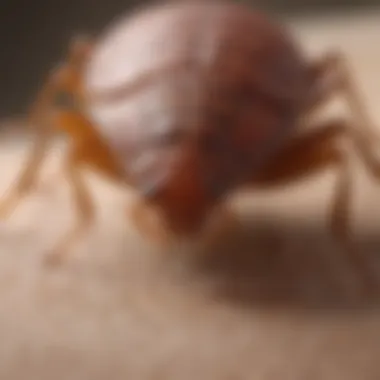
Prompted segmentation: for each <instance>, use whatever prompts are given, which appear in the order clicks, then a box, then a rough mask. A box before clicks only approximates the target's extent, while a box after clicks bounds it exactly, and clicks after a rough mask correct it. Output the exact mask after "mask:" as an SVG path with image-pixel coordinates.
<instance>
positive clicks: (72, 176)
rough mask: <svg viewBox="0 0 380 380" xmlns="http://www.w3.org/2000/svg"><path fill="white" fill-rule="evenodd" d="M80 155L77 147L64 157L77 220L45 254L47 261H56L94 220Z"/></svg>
mask: <svg viewBox="0 0 380 380" xmlns="http://www.w3.org/2000/svg"><path fill="white" fill-rule="evenodd" d="M82 161H83V160H82V155H81V150H80V148H79V147H76V148H73V149H72V150H71V151H70V152H69V154H68V156H67V157H66V161H65V165H64V171H65V172H66V176H67V178H68V180H69V183H70V185H71V187H72V191H73V198H74V202H75V209H76V211H77V212H78V220H77V222H76V224H75V225H74V226H73V228H72V229H71V230H70V231H69V232H68V233H67V234H66V235H64V237H63V238H62V240H61V241H60V242H59V243H58V244H57V245H56V247H55V248H54V249H53V250H52V252H50V253H49V254H48V256H47V261H48V263H54V264H55V263H57V262H59V261H60V260H61V259H62V258H63V256H65V254H66V253H67V251H68V250H69V249H70V248H71V247H72V246H73V245H74V244H75V243H76V242H77V241H78V240H79V239H80V238H81V237H82V236H83V235H84V234H85V233H86V231H87V230H88V229H89V227H90V225H91V222H92V221H93V220H94V204H93V201H92V197H91V195H90V191H89V189H88V187H87V186H86V184H85V181H84V178H83V176H82V173H81V172H80V170H81V165H80V164H81V163H82Z"/></svg>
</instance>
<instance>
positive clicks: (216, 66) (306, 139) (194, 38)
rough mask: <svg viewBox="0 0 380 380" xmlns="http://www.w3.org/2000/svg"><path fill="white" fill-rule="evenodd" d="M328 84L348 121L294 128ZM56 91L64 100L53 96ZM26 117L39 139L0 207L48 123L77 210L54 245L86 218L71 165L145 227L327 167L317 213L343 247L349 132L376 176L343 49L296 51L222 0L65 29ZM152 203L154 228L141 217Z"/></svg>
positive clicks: (85, 195) (169, 224) (281, 34)
mask: <svg viewBox="0 0 380 380" xmlns="http://www.w3.org/2000/svg"><path fill="white" fill-rule="evenodd" d="M336 94H341V95H343V96H344V97H345V98H346V100H347V102H348V105H349V108H350V110H351V119H350V120H349V121H348V122H346V121H345V120H342V119H339V120H330V121H327V122H325V123H324V124H322V125H316V126H315V127H316V128H312V129H311V130H309V129H307V130H306V129H303V128H304V127H305V126H306V123H309V124H310V123H311V121H310V120H311V116H312V113H313V112H315V111H316V110H318V108H320V107H321V106H322V105H324V104H325V103H326V102H327V101H328V100H329V99H330V98H332V97H333V96H334V95H336ZM63 95H64V96H66V97H67V99H66V100H69V101H70V104H63V105H62V104H61V105H60V103H59V102H60V100H59V99H60V98H59V97H61V96H63ZM57 103H58V104H57ZM32 122H33V124H34V125H35V126H36V127H37V128H38V131H39V138H38V139H37V142H36V145H35V147H34V150H33V152H32V154H31V157H30V161H29V162H28V163H27V166H26V168H25V171H24V172H23V173H22V175H21V177H20V179H19V181H18V183H17V185H16V187H15V189H14V190H13V192H12V193H11V194H10V195H9V198H7V199H6V200H5V201H4V203H3V206H2V207H3V209H2V210H3V212H6V211H9V210H10V209H12V208H13V207H14V206H15V205H16V203H17V202H18V201H19V200H20V198H21V196H23V195H25V194H26V193H27V192H28V191H29V190H30V189H31V188H32V186H33V184H34V183H35V176H36V173H37V171H38V169H39V167H40V165H41V163H42V161H43V157H44V151H45V148H46V146H47V143H48V142H49V138H50V136H51V135H52V133H53V132H54V131H55V130H64V131H66V132H67V134H68V135H69V136H70V137H71V142H70V144H71V145H70V151H69V153H68V155H67V157H66V160H65V172H66V175H67V176H68V178H69V180H70V181H71V184H72V187H73V190H74V199H75V202H76V204H77V208H78V211H79V220H78V224H77V225H76V226H75V227H74V228H73V230H72V231H70V233H69V235H68V236H65V237H64V239H63V241H62V242H60V244H59V247H57V251H56V254H57V255H61V254H62V253H63V252H65V251H66V250H67V249H68V248H69V247H70V246H71V244H73V242H74V241H76V240H77V239H78V237H79V236H81V234H83V232H84V231H85V230H86V229H87V228H88V226H89V225H90V222H91V221H92V219H93V215H94V206H93V203H92V200H91V196H90V194H89V190H88V189H87V188H86V186H85V184H84V182H83V181H82V176H81V171H80V168H81V166H82V165H88V166H90V167H93V168H94V169H95V170H97V171H99V172H101V173H103V174H104V175H105V176H107V177H109V178H111V179H113V180H115V181H118V182H120V183H124V184H127V185H128V186H130V187H131V188H134V189H135V190H136V191H137V193H138V194H139V195H140V197H139V200H138V201H136V203H135V204H134V207H133V209H132V210H131V217H132V218H133V220H134V221H135V222H136V224H137V225H138V226H139V228H140V229H141V230H142V231H143V232H144V233H147V234H149V235H150V236H152V235H154V236H155V238H161V237H163V236H166V234H171V235H173V236H179V235H184V236H190V235H192V234H195V233H197V232H200V231H201V230H202V229H203V227H204V226H205V225H206V222H207V221H208V218H209V215H211V214H212V212H213V215H217V214H215V212H216V211H218V212H220V211H223V212H225V211H226V207H224V206H225V202H224V200H225V198H226V196H227V195H229V194H231V193H232V192H233V191H235V190H237V189H241V188H247V187H251V188H255V187H258V186H260V187H265V186H267V187H272V186H279V185H281V184H284V183H288V182H290V181H295V180H297V179H300V178H303V177H304V176H307V175H311V174H313V173H316V172H317V171H320V170H322V169H324V168H326V167H328V166H335V167H336V170H337V174H338V182H337V186H336V190H335V194H334V202H333V205H332V210H331V222H330V224H331V229H332V231H333V232H334V234H335V235H336V236H337V237H338V238H339V240H340V241H341V242H342V243H344V245H345V247H347V248H349V246H350V238H349V226H348V221H349V217H348V214H349V211H348V209H349V204H350V199H351V194H352V182H351V174H350V170H349V168H348V159H347V158H348V157H347V153H346V150H342V149H341V147H340V144H339V143H340V139H341V138H342V137H348V138H350V139H351V141H352V142H353V144H354V146H355V147H356V149H357V152H358V154H359V156H360V157H361V159H362V160H363V162H364V164H365V165H366V167H367V168H368V169H369V171H370V173H372V174H373V175H374V176H375V177H376V178H379V175H380V171H379V165H378V163H377V162H376V160H375V158H374V157H375V156H374V154H373V147H372V145H371V141H372V140H373V139H374V137H375V130H374V129H373V128H372V126H371V121H370V120H369V117H368V116H367V113H366V111H365V109H364V106H363V105H362V104H361V99H360V96H359V95H358V91H357V88H356V85H355V84H354V83H353V80H352V76H351V73H350V70H349V68H348V65H347V62H346V59H345V57H344V56H343V55H342V54H340V53H337V52H331V53H328V54H326V56H324V57H321V58H320V59H319V60H318V61H308V60H307V59H306V58H305V57H304V56H303V54H302V53H301V51H300V50H299V49H298V47H297V46H296V45H295V43H294V41H293V39H292V38H291V37H290V36H289V35H288V33H287V31H286V30H285V29H284V28H283V27H282V26H280V25H278V24H277V23H275V22H273V21H272V20H270V19H269V18H267V17H266V16H265V15H263V14H261V13H259V12H256V11H252V10H250V9H247V8H246V7H245V6H243V5H237V4H233V3H229V2H217V1H215V2H214V1H204V2H189V1H185V2H180V3H173V4H172V3H168V4H165V5H159V6H154V7H151V8H149V9H146V10H143V11H139V12H138V13H137V14H134V15H133V16H131V17H130V18H128V19H127V20H126V19H121V20H119V21H118V22H116V23H115V24H114V25H112V27H111V28H110V30H108V31H106V32H105V33H104V34H103V35H102V36H101V38H99V39H97V40H96V41H95V40H94V41H84V40H82V39H81V40H75V41H74V43H73V44H72V46H71V51H70V56H69V59H68V60H67V62H66V63H64V64H63V65H62V66H61V67H59V68H58V69H56V70H55V71H53V72H52V74H51V76H50V78H49V79H48V81H47V84H46V85H45V87H44V88H43V89H42V90H41V93H40V95H39V97H38V98H37V101H36V103H35V105H34V107H33V110H32ZM376 138H377V136H376ZM151 209H155V210H157V212H158V214H159V215H161V217H162V224H161V225H153V224H152V223H150V222H148V219H149V218H147V217H146V212H147V210H151ZM210 233H211V231H210ZM353 256H354V255H353Z"/></svg>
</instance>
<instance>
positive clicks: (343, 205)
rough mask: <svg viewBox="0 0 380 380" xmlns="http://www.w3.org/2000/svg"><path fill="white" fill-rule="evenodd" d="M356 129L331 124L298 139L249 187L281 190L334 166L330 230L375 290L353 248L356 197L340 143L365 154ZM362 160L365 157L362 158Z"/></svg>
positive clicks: (362, 259)
mask: <svg viewBox="0 0 380 380" xmlns="http://www.w3.org/2000/svg"><path fill="white" fill-rule="evenodd" d="M353 131H355V129H353V128H351V127H349V126H348V125H347V123H345V122H344V120H335V121H329V122H326V123H325V124H323V125H321V126H318V127H316V128H313V130H312V131H310V132H308V133H306V134H305V135H303V136H299V137H296V138H295V139H294V140H293V141H292V142H291V143H290V145H289V146H288V147H287V148H285V150H284V151H282V152H281V153H279V155H278V156H277V157H276V158H275V159H274V160H273V162H271V163H269V164H268V166H267V167H266V168H265V169H264V170H263V172H262V174H261V175H259V176H258V177H253V178H252V181H251V183H250V186H253V187H260V188H271V187H276V186H281V185H284V184H287V183H290V182H294V181H296V180H299V179H303V178H305V177H307V176H309V175H312V174H316V173H318V172H320V171H322V170H324V169H327V168H328V167H333V166H335V167H336V168H337V171H338V181H337V183H336V187H335V191H334V196H333V202H332V206H331V214H330V222H329V224H330V230H331V231H332V233H333V235H334V237H335V238H336V240H337V241H338V242H339V243H340V245H341V246H342V248H343V249H344V250H345V252H347V254H348V256H349V258H350V260H351V262H352V263H353V264H354V265H355V267H356V268H358V269H359V270H360V271H362V273H364V275H365V278H366V282H367V283H368V284H370V285H371V286H372V287H373V284H377V280H376V279H375V278H374V274H373V273H372V270H371V268H369V266H368V265H367V261H366V258H365V257H363V255H361V254H360V252H358V250H357V249H356V247H355V246H354V244H353V242H352V239H351V236H352V233H351V230H350V226H349V220H350V204H351V203H352V196H353V178H352V175H351V171H350V167H349V156H348V154H347V150H346V149H342V147H341V146H340V144H339V142H340V140H341V139H342V138H347V137H348V138H349V139H350V140H351V142H353V143H354V146H355V148H356V149H358V148H359V149H358V150H359V154H360V153H362V152H360V150H362V147H361V144H360V140H359V141H358V139H357V136H356V134H354V133H352V132H353ZM361 156H362V155H361Z"/></svg>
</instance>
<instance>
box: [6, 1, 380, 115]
mask: <svg viewBox="0 0 380 380" xmlns="http://www.w3.org/2000/svg"><path fill="white" fill-rule="evenodd" d="M237 1H238V0H237ZM242 1H243V0H242ZM245 1H246V2H249V3H254V4H255V5H257V6H260V7H262V8H265V9H268V10H270V11H274V12H279V13H286V14H299V13H316V12H328V13H332V12H340V11H341V10H347V9H350V10H352V11H353V12H355V10H356V9H358V8H363V7H368V6H374V5H375V6H377V5H380V0H256V1H253V0H245ZM137 3H140V4H141V3H142V1H138V0H108V1H104V0H76V1H67V0H66V1H62V0H34V1H30V0H1V5H0V46H1V52H2V56H1V60H0V83H1V95H2V96H1V102H0V117H4V116H5V117H8V116H10V115H13V114H16V113H20V112H24V110H25V107H26V106H27V104H28V103H29V102H30V101H31V99H32V97H33V95H34V94H35V92H36V91H37V88H38V86H39V84H40V82H41V81H42V80H43V79H44V77H45V75H46V72H47V71H48V70H49V69H50V68H51V67H52V65H54V64H55V63H56V62H57V61H59V60H60V59H61V58H62V57H63V54H64V53H65V48H66V46H67V43H68V41H69V39H70V38H71V37H72V36H73V35H75V34H77V33H81V32H85V33H91V34H92V33H96V32H99V31H100V30H101V29H102V28H103V27H104V26H105V25H107V24H108V23H109V22H110V21H111V20H112V18H113V17H114V16H116V15H117V14H119V13H120V12H123V11H125V10H126V9H128V8H131V7H134V6H136V4H137ZM145 3H149V1H145Z"/></svg>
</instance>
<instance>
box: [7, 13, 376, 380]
mask: <svg viewBox="0 0 380 380" xmlns="http://www.w3.org/2000/svg"><path fill="white" fill-rule="evenodd" d="M295 28H296V30H297V32H299V35H300V37H301V38H302V40H303V41H305V44H306V43H307V47H308V48H309V50H310V51H311V52H312V53H318V52H320V51H322V50H324V49H326V48H329V47H334V46H337V47H339V48H341V49H342V50H344V51H345V52H346V53H347V54H348V56H349V58H350V59H351V60H352V66H353V68H354V69H355V70H356V75H357V78H358V82H359V83H360V85H361V87H362V88H363V91H364V93H365V96H366V100H367V101H368V104H369V105H370V107H371V112H372V115H373V117H374V118H375V120H376V121H377V122H378V123H379V122H380V114H378V113H376V111H377V110H376V105H377V103H378V101H379V100H380V90H378V88H377V87H378V86H379V84H380V81H379V76H378V72H379V69H378V67H380V47H379V44H378V43H379V36H380V16H377V15H376V14H373V15H371V16H370V17H366V18H362V17H360V15H353V16H352V17H351V19H350V20H348V21H347V19H342V20H336V19H333V18H332V19H331V20H329V21H324V22H322V23H321V22H319V21H315V20H306V21H305V20H303V21H302V22H297V23H296V24H295ZM336 111H337V112H340V111H339V109H337V110H336ZM334 112H335V111H334ZM376 117H377V118H376ZM25 149H26V145H25V144H21V143H20V142H19V141H15V140H12V139H9V140H6V141H4V144H3V146H2V149H1V152H0V160H1V163H2V173H1V189H4V190H5V189H6V187H7V185H8V184H9V182H10V181H11V178H12V177H14V176H15V175H16V173H17V170H18V168H19V167H20V164H21V162H22V160H23V157H24V152H25ZM379 149H380V147H379ZM59 159H60V157H59V152H58V151H57V150H56V151H54V152H53V154H52V160H51V162H50V163H49V166H48V168H47V170H46V171H45V173H44V175H43V177H44V179H43V180H42V184H41V186H40V187H39V189H37V190H36V192H34V193H33V194H32V195H31V196H30V197H29V198H27V199H26V200H25V202H24V203H22V205H21V206H20V208H19V209H18V210H17V212H16V213H15V214H14V215H13V217H12V218H11V219H10V220H9V221H5V222H2V223H1V225H0V252H1V255H0V300H1V302H0V379H1V380H22V379H28V380H45V379H46V380H47V379H49V380H50V379H56V380H63V379H65V380H66V379H67V380H97V379H99V380H100V379H101V380H103V379H112V380H127V379H141V380H148V379H157V380H158V379H163V380H164V379H165V380H166V379H167V380H169V379H176V380H177V379H178V380H187V379H189V380H195V379H199V380H203V379H205V380H206V379H207V380H211V379H223V380H224V379H225V380H227V379H228V380H233V379H247V380H248V379H255V380H256V379H260V380H261V379H268V380H277V379H278V380H288V379H289V380H314V379H315V380H319V379H321V380H322V379H323V380H378V379H380V364H379V359H380V320H379V318H380V310H378V308H377V305H372V306H371V307H370V306H369V305H367V304H366V303H365V302H360V301H356V302H355V303H353V301H352V299H351V295H352V290H353V289H354V288H355V287H356V285H357V284H358V280H357V279H356V280H355V279H354V278H353V277H352V276H351V274H352V268H350V267H349V266H347V262H346V261H345V260H344V256H343V255H341V254H339V253H338V252H337V251H336V249H335V248H336V247H335V246H334V243H333V242H332V241H331V239H329V238H328V237H326V236H327V235H326V228H325V224H324V222H325V217H326V215H327V214H326V211H327V209H328V206H329V202H330V197H329V196H330V195H331V192H332V189H333V181H334V178H335V177H334V173H333V171H326V172H325V173H323V174H321V176H320V177H318V178H311V179H309V180H308V181H306V182H305V183H303V184H295V185H294V186H289V187H288V188H287V189H283V190H279V191H272V192H270V193H255V194H252V195H250V196H244V199H243V198H241V199H237V201H236V210H237V211H238V212H239V213H240V215H241V216H242V221H243V219H244V220H246V223H245V226H244V230H246V233H245V232H244V233H245V235H247V236H245V237H244V236H243V235H242V233H241V234H240V236H235V238H236V239H235V240H233V239H230V238H228V237H226V241H224V242H221V245H223V246H224V247H223V250H222V249H220V251H216V252H215V255H214V256H212V257H210V258H209V259H208V260H204V262H203V263H198V264H199V265H195V263H191V262H189V261H188V260H186V258H185V257H183V256H180V255H178V256H177V255H174V256H173V257H170V256H169V257H163V256H162V255H160V253H159V252H156V251H155V250H154V249H153V248H152V247H151V246H150V245H149V244H148V243H147V242H144V241H143V240H142V239H141V237H139V236H138V235H137V234H136V232H135V231H134V230H133V229H131V228H129V224H128V221H126V220H125V212H124V211H123V210H124V207H126V206H127V203H128V200H127V198H128V196H127V194H126V193H125V192H123V191H122V189H116V188H114V187H113V186H111V185H110V184H107V183H104V182H103V181H101V180H99V179H98V178H96V177H94V176H93V175H90V176H89V183H91V184H92V185H93V190H94V196H95V199H96V202H97V204H99V210H98V211H99V212H98V221H97V223H96V225H94V227H93V229H92V232H91V234H90V235H89V236H88V237H87V238H86V239H84V240H83V242H82V243H81V245H80V247H78V250H76V252H72V256H71V258H70V260H69V261H68V262H67V263H66V264H65V265H64V266H63V267H62V268H60V269H58V270H55V271H52V270H48V269H46V268H44V267H43V266H42V265H41V261H40V259H41V257H42V255H43V253H44V250H46V249H48V248H49V247H51V245H52V244H53V243H54V242H55V241H56V239H57V238H59V237H60V236H61V234H62V233H64V232H65V231H66V230H67V228H69V226H70V223H71V221H72V220H73V218H74V217H75V214H74V211H73V210H72V209H71V207H70V206H71V203H70V195H69V188H68V187H67V184H66V182H65V180H64V179H63V178H62V179H61V180H60V181H58V182H55V183H54V186H52V187H51V186H50V185H48V186H47V185H46V180H47V179H48V178H49V173H53V172H54V171H56V170H57V167H58V166H57V165H58V162H59ZM354 170H355V172H356V173H355V174H356V179H357V181H356V183H357V186H356V190H357V197H356V199H355V204H354V207H353V211H354V215H355V220H354V222H353V227H354V228H355V232H357V233H356V235H355V238H357V239H358V242H359V243H360V244H362V250H363V254H368V255H369V257H370V256H371V257H372V256H375V254H376V253H377V254H379V252H380V237H379V233H380V197H379V190H380V189H379V187H378V186H376V185H375V183H374V182H373V181H372V180H371V179H369V178H368V177H367V176H366V174H365V173H364V172H363V170H362V169H361V168H360V167H359V166H357V165H355V166H354ZM243 216H244V218H243ZM249 230H250V231H249ZM231 237H232V236H231ZM376 262H379V260H377V261H376V260H375V257H373V260H372V263H373V265H375V264H376ZM379 277H380V276H379Z"/></svg>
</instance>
